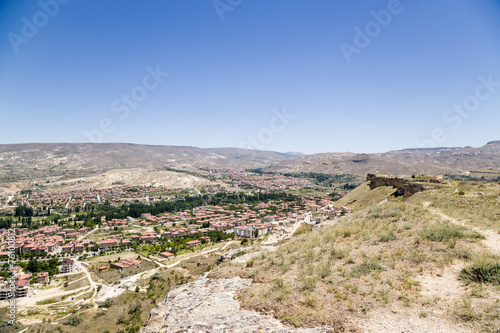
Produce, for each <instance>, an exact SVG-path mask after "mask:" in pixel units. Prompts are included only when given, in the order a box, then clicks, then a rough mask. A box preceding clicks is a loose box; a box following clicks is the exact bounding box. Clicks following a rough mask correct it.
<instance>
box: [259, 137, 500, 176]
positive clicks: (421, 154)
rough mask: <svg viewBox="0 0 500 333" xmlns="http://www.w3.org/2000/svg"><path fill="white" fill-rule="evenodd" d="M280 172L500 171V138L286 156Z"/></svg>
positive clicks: (277, 166) (272, 167)
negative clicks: (456, 144) (378, 150)
mask: <svg viewBox="0 0 500 333" xmlns="http://www.w3.org/2000/svg"><path fill="white" fill-rule="evenodd" d="M265 170H267V171H276V172H320V173H330V174H339V173H351V174H356V175H365V174H367V173H384V174H397V175H412V174H436V175H437V174H445V173H455V174H456V173H462V172H467V171H486V172H491V171H500V140H499V141H492V142H489V143H488V144H486V145H484V146H482V147H479V148H473V147H463V148H458V147H456V148H422V149H403V150H395V151H389V152H387V153H378V154H356V153H349V152H346V153H324V154H314V155H305V156H300V157H296V158H292V159H286V160H282V161H279V162H277V163H274V164H273V165H270V166H268V167H267V168H265Z"/></svg>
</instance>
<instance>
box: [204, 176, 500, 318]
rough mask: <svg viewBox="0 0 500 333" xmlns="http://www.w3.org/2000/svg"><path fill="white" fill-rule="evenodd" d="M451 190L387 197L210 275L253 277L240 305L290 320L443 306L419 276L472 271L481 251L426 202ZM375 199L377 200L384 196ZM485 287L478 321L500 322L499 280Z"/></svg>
mask: <svg viewBox="0 0 500 333" xmlns="http://www.w3.org/2000/svg"><path fill="white" fill-rule="evenodd" d="M450 191H451V192H453V190H451V189H450V188H446V187H445V186H443V188H439V189H436V190H432V191H426V192H423V193H420V194H419V195H420V196H419V197H417V198H410V199H405V198H390V199H389V200H388V202H387V203H385V204H382V205H369V206H367V207H365V208H363V209H358V210H357V211H355V212H354V213H353V214H352V215H351V216H348V217H345V218H343V219H342V220H341V223H339V224H337V225H335V226H330V227H324V228H320V229H319V230H316V231H313V232H308V233H304V234H301V235H299V236H297V237H295V238H294V239H292V240H291V241H289V242H288V243H286V244H284V245H282V246H281V247H280V248H279V249H277V250H276V251H274V252H270V253H265V254H263V255H261V256H257V257H256V258H254V259H253V260H252V262H251V264H250V265H249V264H248V263H247V264H246V265H241V264H239V265H238V264H227V265H225V266H223V267H221V269H220V270H219V271H217V272H214V273H212V276H214V277H232V276H235V275H239V276H241V277H244V278H253V280H254V282H255V284H254V285H253V287H251V288H250V289H248V290H246V291H244V292H243V293H242V294H241V295H240V300H241V302H242V304H243V306H244V307H246V308H251V309H256V310H259V311H263V312H267V313H268V312H269V311H272V312H273V313H274V315H275V316H276V317H277V318H279V319H281V320H283V321H285V322H288V323H289V324H291V325H294V326H315V325H320V324H338V322H337V319H336V318H346V314H351V315H352V316H357V315H360V314H364V313H367V312H369V311H371V310H373V309H377V308H381V307H387V306H390V307H391V308H398V307H410V308H415V310H416V311H418V312H417V313H425V314H427V313H429V312H431V311H433V309H434V310H436V309H440V308H442V307H447V306H448V305H447V304H448V303H447V302H445V301H444V300H439V298H438V297H436V298H431V299H429V298H427V297H424V296H423V295H422V294H421V283H420V282H419V280H418V279H419V276H421V275H422V274H424V273H426V274H430V275H434V274H436V275H438V274H440V272H442V270H443V269H444V268H445V267H448V266H450V265H452V264H454V263H459V262H461V263H463V265H464V266H465V267H470V268H468V269H469V270H468V271H467V272H471V273H470V274H469V276H474V275H477V274H478V273H477V264H475V263H476V261H477V260H476V259H475V258H477V257H478V255H480V253H481V251H484V250H482V249H481V247H480V246H478V245H477V242H480V241H481V239H482V236H481V235H480V234H479V233H477V232H474V231H472V230H470V229H468V228H466V227H461V226H456V225H453V224H451V223H448V222H443V221H442V220H441V218H440V217H439V216H436V215H435V214H432V213H431V212H429V211H428V210H427V209H425V208H424V207H423V205H422V203H423V201H430V200H429V198H434V200H437V199H438V198H441V197H442V196H443V198H442V202H446V200H448V199H447V196H448V195H449V192H450ZM361 196H366V194H363V195H359V197H361ZM379 199H380V198H377V199H376V200H374V202H377V203H378V202H380V201H382V200H383V199H382V200H380V201H379ZM477 200H480V199H479V198H478V199H477ZM481 205H482V204H481ZM485 205H486V204H485ZM486 206H488V205H486ZM486 206H485V207H486ZM481 207H483V206H481ZM483 209H486V208H483ZM493 211H496V208H495V209H493ZM490 213H491V212H490ZM490 213H488V212H483V216H489V214H490ZM478 251H479V252H478ZM489 258H490V263H491V265H489V266H487V268H488V267H489V268H488V269H489V272H490V273H491V274H493V275H495V276H496V277H498V273H497V270H496V268H497V267H498V266H495V265H498V263H499V262H500V261H499V260H498V258H493V257H489ZM481 267H482V268H484V267H486V266H484V265H483V266H481ZM464 274H465V273H464ZM458 278H459V277H458V275H457V276H456V279H458ZM490 280H492V279H491V278H490ZM478 282H481V281H478ZM496 283H497V285H498V282H496ZM485 288H489V289H488V290H490V292H491V293H492V294H491V295H490V298H489V299H488V302H484V301H483V303H484V304H488V305H487V306H486V305H484V306H482V305H481V306H479V305H477V308H475V311H476V317H477V316H479V317H480V318H481V324H480V325H479V324H478V325H479V326H478V327H480V326H481V327H483V326H484V325H495V324H500V322H499V321H498V317H497V316H496V315H493V313H496V312H495V311H497V308H495V306H494V304H492V302H493V303H495V302H497V301H496V300H498V299H500V297H499V287H498V286H493V285H489V286H486V287H485ZM492 297H493V298H492ZM472 303H473V304H475V303H474V301H473V302H472ZM495 304H498V303H495ZM462 308H463V307H462ZM462 310H464V309H462ZM488 311H489V312H488ZM449 313H450V315H451V318H452V319H453V318H455V319H456V320H465V318H467V316H464V315H463V314H461V312H457V311H455V309H451V308H450V309H449ZM487 313H490V315H486V314H487ZM347 317H348V316H347ZM476 317H475V318H476ZM485 318H487V320H486V321H485ZM467 320H468V319H467Z"/></svg>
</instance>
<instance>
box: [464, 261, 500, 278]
mask: <svg viewBox="0 0 500 333" xmlns="http://www.w3.org/2000/svg"><path fill="white" fill-rule="evenodd" d="M459 278H460V279H462V280H464V281H468V282H476V283H496V284H499V283H500V263H499V262H495V261H494V260H492V259H479V260H475V262H474V263H473V264H472V265H471V266H469V267H466V268H463V269H462V270H461V271H460V274H459Z"/></svg>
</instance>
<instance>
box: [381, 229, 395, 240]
mask: <svg viewBox="0 0 500 333" xmlns="http://www.w3.org/2000/svg"><path fill="white" fill-rule="evenodd" d="M396 239H397V237H396V235H394V233H393V232H392V231H391V232H389V233H387V234H385V235H382V236H381V237H380V239H379V240H380V241H381V242H384V243H385V242H389V241H392V240H396Z"/></svg>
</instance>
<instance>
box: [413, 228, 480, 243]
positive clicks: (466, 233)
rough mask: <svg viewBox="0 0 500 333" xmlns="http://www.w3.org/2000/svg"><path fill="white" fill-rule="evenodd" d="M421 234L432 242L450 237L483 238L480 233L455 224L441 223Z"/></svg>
mask: <svg viewBox="0 0 500 333" xmlns="http://www.w3.org/2000/svg"><path fill="white" fill-rule="evenodd" d="M422 236H423V237H425V238H426V239H428V240H431V241H434V242H442V241H445V240H449V239H452V238H472V239H484V236H483V235H481V234H480V233H478V232H476V231H472V230H468V229H467V228H465V227H460V226H456V225H441V226H434V227H431V228H428V229H426V230H424V231H423V232H422Z"/></svg>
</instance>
